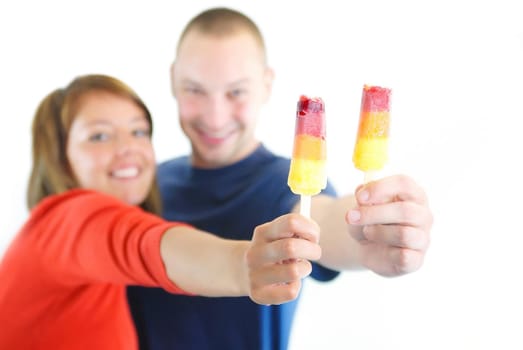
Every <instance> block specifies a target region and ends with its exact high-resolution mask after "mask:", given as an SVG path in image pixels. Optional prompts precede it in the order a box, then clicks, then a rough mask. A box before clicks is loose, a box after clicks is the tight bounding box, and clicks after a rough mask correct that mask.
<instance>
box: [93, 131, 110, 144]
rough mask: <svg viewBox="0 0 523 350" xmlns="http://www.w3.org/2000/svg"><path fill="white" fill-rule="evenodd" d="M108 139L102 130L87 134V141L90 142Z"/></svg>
mask: <svg viewBox="0 0 523 350" xmlns="http://www.w3.org/2000/svg"><path fill="white" fill-rule="evenodd" d="M108 139H109V135H108V134H106V133H103V132H98V133H95V134H92V135H90V136H89V141H92V142H102V141H107V140H108Z"/></svg>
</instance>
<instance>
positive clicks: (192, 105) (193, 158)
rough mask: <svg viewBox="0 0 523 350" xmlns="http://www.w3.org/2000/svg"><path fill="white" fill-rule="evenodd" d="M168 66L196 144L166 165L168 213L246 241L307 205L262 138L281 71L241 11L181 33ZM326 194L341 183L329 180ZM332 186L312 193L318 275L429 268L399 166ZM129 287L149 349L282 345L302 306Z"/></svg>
mask: <svg viewBox="0 0 523 350" xmlns="http://www.w3.org/2000/svg"><path fill="white" fill-rule="evenodd" d="M171 68H172V69H171V79H172V90H173V94H174V96H175V98H176V100H177V102H178V107H179V118H180V125H181V128H182V130H183V132H184V133H185V134H186V135H187V137H188V138H189V139H190V141H191V147H192V153H191V155H190V156H185V157H180V158H176V159H173V160H170V161H167V162H164V163H163V164H160V166H159V171H158V177H159V185H160V190H161V192H162V196H163V204H164V216H165V218H167V219H170V220H181V221H186V222H189V223H191V224H193V225H195V226H196V227H198V228H200V229H204V230H207V231H210V232H213V233H215V234H217V235H219V236H224V237H228V238H235V239H250V238H251V237H250V232H252V231H253V228H254V226H255V225H258V224H261V223H263V222H266V221H270V220H272V219H273V218H275V217H277V216H278V215H281V214H284V213H288V212H291V211H293V212H299V203H298V202H299V198H298V197H297V196H296V195H294V194H292V193H291V192H290V190H289V188H288V187H287V176H288V171H289V160H288V159H284V158H281V157H277V156H275V155H273V154H272V153H271V152H269V151H268V150H267V149H266V148H265V147H264V146H263V145H262V143H261V142H260V141H259V140H257V139H256V137H255V126H256V121H257V118H258V116H259V113H260V109H261V107H262V105H263V104H264V103H265V102H266V101H267V99H268V98H269V95H270V92H271V85H272V81H273V72H272V70H271V69H270V68H269V67H267V64H266V57H265V46H264V41H263V38H262V36H261V34H260V31H259V30H258V28H257V26H256V25H255V24H254V23H253V22H252V21H251V20H250V19H249V18H247V17H246V16H244V15H243V14H241V13H238V12H236V11H234V10H230V9H223V8H218V9H211V10H208V11H205V12H203V13H201V14H200V15H198V16H196V17H195V18H193V19H192V20H191V21H190V22H189V23H188V25H187V26H186V28H185V30H184V31H183V33H182V35H181V37H180V40H179V42H178V48H177V57H176V60H175V62H174V63H173V65H172V67H171ZM323 194H327V195H331V196H333V195H334V190H333V188H332V187H331V186H330V185H329V186H328V187H327V188H326V190H325V191H324V192H323ZM327 195H318V196H314V197H313V199H312V218H313V219H314V220H315V221H316V222H317V223H318V224H319V225H320V228H321V236H320V245H321V247H322V257H321V259H320V260H319V261H318V262H317V264H315V265H314V268H313V272H312V274H311V276H312V277H313V278H315V279H317V280H321V281H328V280H331V279H333V278H335V277H336V276H337V275H338V274H339V272H338V271H341V270H354V269H362V268H365V269H370V270H372V271H374V272H376V273H378V274H380V275H384V276H397V275H402V274H405V273H409V272H412V271H415V270H416V269H418V268H419V267H420V266H421V264H422V261H423V257H424V255H425V252H426V249H427V248H428V245H429V231H430V228H431V225H432V214H431V212H430V210H429V208H428V204H427V199H426V197H425V193H424V191H423V190H422V189H421V188H420V187H419V186H418V185H416V183H415V182H414V181H412V180H411V179H410V178H408V177H406V176H402V175H398V176H392V177H388V178H385V179H382V180H380V181H375V182H371V183H369V184H367V185H365V186H361V187H360V188H359V189H358V190H357V192H356V196H352V195H347V196H342V197H340V198H334V197H329V196H327ZM233 219H234V220H233ZM128 294H129V301H130V305H131V310H132V313H133V316H134V319H135V322H136V326H137V329H138V333H139V337H140V343H141V346H142V349H155V350H157V349H174V348H176V349H228V350H229V349H249V350H255V349H271V350H274V349H286V348H287V344H288V340H289V332H290V327H291V323H292V319H293V316H294V311H295V308H296V302H291V303H287V304H283V305H278V306H263V305H255V304H254V303H252V302H251V301H250V300H249V299H248V298H220V299H218V298H214V299H209V298H185V297H179V296H172V295H167V294H166V293H164V292H162V291H161V290H157V289H145V288H131V289H129V291H128Z"/></svg>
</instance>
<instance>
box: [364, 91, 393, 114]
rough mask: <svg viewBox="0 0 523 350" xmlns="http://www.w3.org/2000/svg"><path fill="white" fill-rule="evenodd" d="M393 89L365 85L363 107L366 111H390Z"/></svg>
mask: <svg viewBox="0 0 523 350" xmlns="http://www.w3.org/2000/svg"><path fill="white" fill-rule="evenodd" d="M390 93H391V90H390V89H388V88H384V87H380V86H370V85H364V86H363V95H362V103H361V106H362V109H363V110H364V111H388V110H389V109H390Z"/></svg>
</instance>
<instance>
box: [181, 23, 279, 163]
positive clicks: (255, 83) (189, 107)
mask: <svg viewBox="0 0 523 350" xmlns="http://www.w3.org/2000/svg"><path fill="white" fill-rule="evenodd" d="M171 78H172V88H173V93H174V96H175V97H176V99H177V101H178V109H179V117H180V125H181V128H182V130H183V132H184V133H185V134H186V135H187V137H188V138H189V139H190V141H191V145H192V151H193V154H192V162H193V165H194V166H197V167H202V168H216V167H222V166H226V165H230V164H232V163H235V162H237V161H239V160H241V159H243V158H245V157H246V156H247V155H249V154H250V153H251V152H252V151H253V150H254V149H255V148H256V147H257V144H258V141H257V140H256V137H255V127H256V122H257V119H258V116H259V114H260V110H261V108H262V105H263V104H264V103H265V102H266V100H267V99H268V97H269V93H270V89H271V84H272V71H271V70H270V69H268V68H267V67H266V65H265V62H264V53H263V51H262V48H261V47H260V46H259V44H258V43H257V42H256V40H254V38H253V37H252V36H251V35H250V34H249V33H247V32H238V33H236V34H233V35H229V36H225V37H216V36H212V35H205V34H202V33H200V32H198V31H194V30H193V31H192V32H189V33H188V34H187V35H186V36H185V38H184V40H183V42H182V43H181V45H180V47H179V50H178V57H177V59H176V61H175V62H174V63H173V66H172V76H171Z"/></svg>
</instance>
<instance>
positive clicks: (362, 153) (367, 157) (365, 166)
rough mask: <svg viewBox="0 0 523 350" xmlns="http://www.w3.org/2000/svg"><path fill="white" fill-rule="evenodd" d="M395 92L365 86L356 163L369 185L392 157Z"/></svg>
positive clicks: (354, 160) (355, 150) (355, 151)
mask: <svg viewBox="0 0 523 350" xmlns="http://www.w3.org/2000/svg"><path fill="white" fill-rule="evenodd" d="M390 95H391V90H390V89H388V88H384V87H379V86H369V85H364V86H363V92H362V97H361V111H360V121H359V126H358V136H357V139H356V145H355V147H354V153H353V156H352V161H353V162H354V166H355V167H356V168H357V169H359V170H361V171H363V172H365V182H368V181H369V180H371V178H372V176H373V174H374V173H375V172H376V171H379V170H381V169H382V168H383V167H384V165H385V163H386V162H387V158H388V141H389V127H390Z"/></svg>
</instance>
